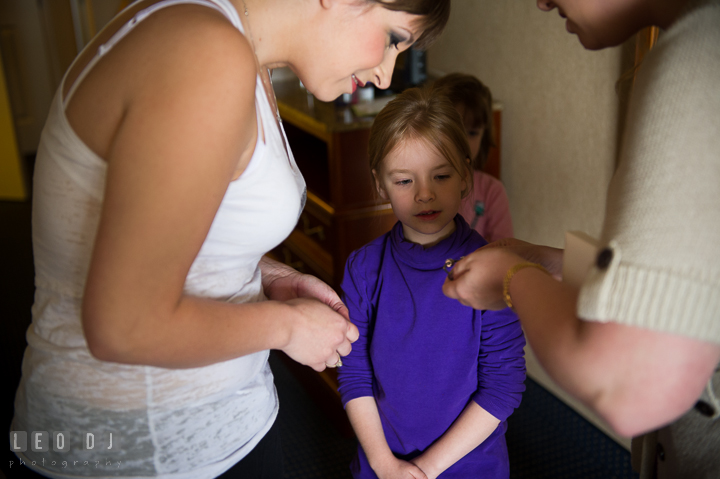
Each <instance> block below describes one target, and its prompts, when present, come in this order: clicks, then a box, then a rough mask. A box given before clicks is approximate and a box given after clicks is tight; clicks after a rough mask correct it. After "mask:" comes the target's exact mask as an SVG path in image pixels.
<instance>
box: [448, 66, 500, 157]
mask: <svg viewBox="0 0 720 479" xmlns="http://www.w3.org/2000/svg"><path fill="white" fill-rule="evenodd" d="M434 86H435V88H438V89H441V90H442V92H443V93H444V94H445V95H447V96H448V98H450V101H451V102H453V104H454V105H462V106H464V107H465V108H464V110H465V118H463V121H465V122H467V123H468V124H470V125H472V126H473V127H475V128H483V136H482V139H481V140H480V150H479V151H478V154H477V158H473V159H472V161H473V163H474V165H473V166H474V167H475V169H476V170H482V169H483V167H484V166H485V163H486V162H487V159H488V152H489V151H490V148H491V147H493V146H495V140H494V139H493V128H494V125H493V112H492V103H493V100H492V93H490V89H489V88H488V87H486V86H485V85H484V84H483V83H482V82H481V81H480V80H478V79H477V78H476V77H474V76H472V75H467V74H465V73H450V74H449V75H445V76H444V77H442V78H440V79H438V80H437V81H436V82H435V84H434Z"/></svg>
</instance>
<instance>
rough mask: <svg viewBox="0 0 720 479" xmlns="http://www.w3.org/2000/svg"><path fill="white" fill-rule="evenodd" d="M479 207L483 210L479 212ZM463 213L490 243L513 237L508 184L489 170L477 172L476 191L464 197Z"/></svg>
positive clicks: (474, 183) (461, 211)
mask: <svg viewBox="0 0 720 479" xmlns="http://www.w3.org/2000/svg"><path fill="white" fill-rule="evenodd" d="M476 205H477V208H476ZM476 209H477V210H478V211H480V214H479V215H477V214H476ZM459 213H460V214H461V215H462V216H463V218H465V221H467V222H468V224H469V225H470V226H471V227H473V229H475V230H476V231H477V232H478V233H480V234H481V235H482V237H483V238H485V239H486V240H487V241H488V242H489V243H492V242H493V241H496V240H499V239H503V238H512V236H513V227H512V219H511V218H510V203H509V202H508V197H507V193H505V187H504V186H503V184H502V182H501V181H500V180H498V179H497V178H495V177H494V176H491V175H488V174H487V173H483V172H482V171H475V173H474V176H473V191H471V192H470V194H469V195H468V196H466V197H465V199H463V202H462V203H461V204H460V211H459Z"/></svg>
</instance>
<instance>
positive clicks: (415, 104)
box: [368, 87, 473, 198]
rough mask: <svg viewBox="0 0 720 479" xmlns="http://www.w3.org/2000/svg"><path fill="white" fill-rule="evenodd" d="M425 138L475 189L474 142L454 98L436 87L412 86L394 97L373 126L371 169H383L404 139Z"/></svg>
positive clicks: (470, 188)
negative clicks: (471, 147) (472, 144)
mask: <svg viewBox="0 0 720 479" xmlns="http://www.w3.org/2000/svg"><path fill="white" fill-rule="evenodd" d="M412 139H414V140H423V141H425V142H427V143H428V144H429V145H430V146H432V147H433V148H435V150H436V151H437V152H438V153H440V154H441V155H442V156H443V157H444V158H445V159H446V160H447V161H448V163H450V164H451V165H452V167H453V168H454V169H455V171H457V173H458V174H459V175H460V177H461V178H462V179H463V180H464V181H465V184H466V187H465V189H464V190H463V191H462V197H463V198H464V197H465V196H467V194H468V193H469V192H470V191H472V178H473V175H472V165H471V164H470V145H469V144H468V140H467V137H466V134H465V127H464V126H463V122H462V118H461V117H460V113H458V111H457V110H456V109H455V105H453V103H452V102H451V101H450V99H449V98H448V97H447V96H445V95H442V94H438V91H437V89H435V88H433V87H425V88H410V89H408V90H405V91H404V92H402V93H401V94H399V95H398V96H397V97H396V98H395V99H394V100H392V101H390V102H389V103H388V104H387V105H386V106H385V108H383V109H382V111H381V112H380V113H379V114H378V116H377V117H376V118H375V121H374V122H373V125H372V127H371V128H370V144H369V147H368V154H369V156H370V170H371V171H372V170H380V166H381V165H382V160H383V159H384V158H385V157H386V156H387V155H388V154H389V153H390V152H391V151H392V150H393V149H394V148H395V147H396V146H397V145H398V144H399V143H401V142H403V141H406V140H412Z"/></svg>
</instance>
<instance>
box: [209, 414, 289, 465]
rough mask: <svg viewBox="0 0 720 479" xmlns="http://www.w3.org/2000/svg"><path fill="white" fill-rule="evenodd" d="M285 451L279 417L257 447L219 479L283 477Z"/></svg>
mask: <svg viewBox="0 0 720 479" xmlns="http://www.w3.org/2000/svg"><path fill="white" fill-rule="evenodd" d="M282 477H283V452H282V442H281V440H280V426H278V422H277V419H276V420H275V424H273V425H272V427H271V428H270V430H269V431H268V432H267V434H265V437H263V438H262V439H261V440H260V442H259V443H258V445H257V446H255V449H253V450H252V451H250V454H248V455H247V456H245V457H244V458H243V459H242V460H241V461H240V462H238V463H237V464H235V465H234V466H233V467H231V468H230V469H228V470H227V471H225V473H224V474H222V475H221V476H218V477H217V479H282Z"/></svg>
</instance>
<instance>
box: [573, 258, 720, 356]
mask: <svg viewBox="0 0 720 479" xmlns="http://www.w3.org/2000/svg"><path fill="white" fill-rule="evenodd" d="M718 314H720V274H718V275H716V276H715V277H712V276H710V277H708V276H707V275H706V277H704V278H703V277H699V278H691V277H688V276H683V275H681V274H679V273H677V272H671V271H667V270H654V269H651V268H647V267H640V266H636V265H631V264H624V263H622V262H621V261H617V262H614V264H612V265H611V266H610V267H609V268H608V270H606V271H600V270H598V269H597V268H593V269H592V270H591V271H590V273H589V274H588V278H587V279H586V281H585V283H584V284H583V287H582V289H581V291H580V297H579V298H578V316H580V317H581V318H583V319H587V320H593V321H603V322H607V321H614V322H617V323H621V324H625V325H629V326H637V327H642V328H648V329H652V330H657V331H662V332H667V333H673V334H681V335H684V336H690V337H692V338H695V339H700V340H703V341H709V342H713V343H717V344H720V318H718Z"/></svg>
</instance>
